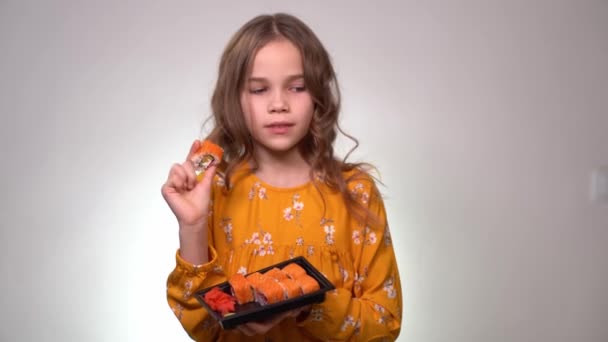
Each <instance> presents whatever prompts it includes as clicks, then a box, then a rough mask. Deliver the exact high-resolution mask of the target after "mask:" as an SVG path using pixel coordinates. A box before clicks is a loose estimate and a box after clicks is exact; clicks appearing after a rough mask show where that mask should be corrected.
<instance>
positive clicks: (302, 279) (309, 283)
mask: <svg viewBox="0 0 608 342" xmlns="http://www.w3.org/2000/svg"><path fill="white" fill-rule="evenodd" d="M295 281H296V283H298V285H300V288H301V289H302V293H304V294H307V293H311V292H314V291H317V290H318V289H320V288H321V287H320V286H319V283H317V281H316V280H315V279H314V278H313V277H311V276H309V275H307V274H306V275H302V276H299V277H298V278H297V279H295Z"/></svg>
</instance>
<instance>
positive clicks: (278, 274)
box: [264, 267, 288, 281]
mask: <svg viewBox="0 0 608 342" xmlns="http://www.w3.org/2000/svg"><path fill="white" fill-rule="evenodd" d="M264 276H266V277H270V278H273V279H276V280H278V281H282V280H283V279H287V278H288V276H287V273H285V272H283V271H281V269H280V268H277V267H275V268H273V269H271V270H269V271H266V273H264Z"/></svg>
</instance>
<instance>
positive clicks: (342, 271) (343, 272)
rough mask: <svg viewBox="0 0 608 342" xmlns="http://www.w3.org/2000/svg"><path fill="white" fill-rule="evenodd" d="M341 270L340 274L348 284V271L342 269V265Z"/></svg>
mask: <svg viewBox="0 0 608 342" xmlns="http://www.w3.org/2000/svg"><path fill="white" fill-rule="evenodd" d="M338 269H339V270H340V274H342V281H343V282H345V283H346V281H347V280H348V271H347V270H346V269H344V267H342V265H340V266H339V268H338Z"/></svg>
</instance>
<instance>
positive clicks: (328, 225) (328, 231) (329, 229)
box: [321, 219, 336, 245]
mask: <svg viewBox="0 0 608 342" xmlns="http://www.w3.org/2000/svg"><path fill="white" fill-rule="evenodd" d="M332 223H333V221H332V220H330V219H322V220H321V225H323V226H324V227H323V230H324V231H325V243H326V244H328V245H333V244H334V242H335V240H334V233H335V232H336V229H335V228H334V225H333V224H332Z"/></svg>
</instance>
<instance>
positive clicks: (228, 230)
mask: <svg viewBox="0 0 608 342" xmlns="http://www.w3.org/2000/svg"><path fill="white" fill-rule="evenodd" d="M230 221H231V219H230V218H229V217H226V218H223V219H222V220H221V221H220V227H222V229H223V230H224V234H225V235H226V241H227V242H231V241H232V222H230Z"/></svg>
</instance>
